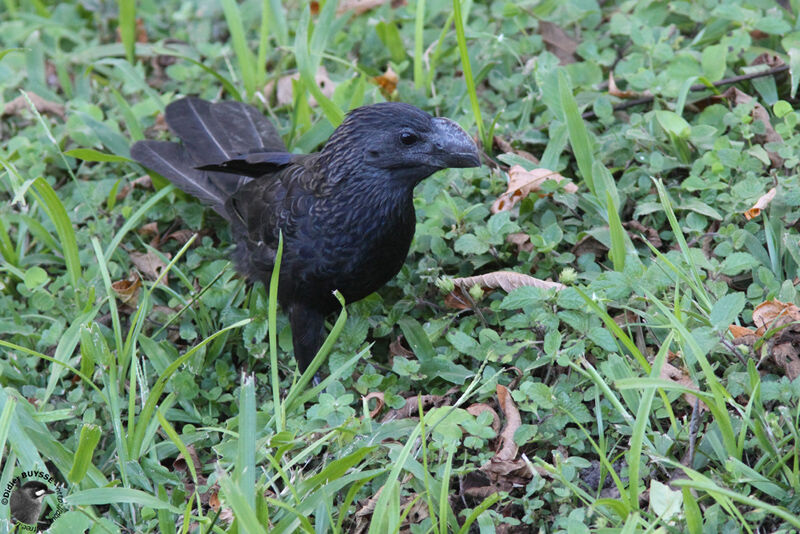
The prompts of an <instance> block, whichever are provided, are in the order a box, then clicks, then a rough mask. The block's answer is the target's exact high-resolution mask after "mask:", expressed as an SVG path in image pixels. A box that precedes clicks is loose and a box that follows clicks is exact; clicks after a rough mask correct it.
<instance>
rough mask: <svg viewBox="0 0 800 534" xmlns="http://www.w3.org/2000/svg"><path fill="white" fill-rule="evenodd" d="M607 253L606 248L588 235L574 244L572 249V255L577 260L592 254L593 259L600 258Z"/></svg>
mask: <svg viewBox="0 0 800 534" xmlns="http://www.w3.org/2000/svg"><path fill="white" fill-rule="evenodd" d="M607 252H608V247H607V246H605V245H604V244H602V243H601V242H600V241H598V240H597V239H595V238H594V237H593V236H591V235H588V234H587V235H586V236H585V237H583V238H581V239H579V240H578V242H577V243H575V246H573V247H572V253H573V254H575V256H576V257H578V258H580V257H581V256H583V255H584V254H594V257H595V258H600V257H602V256H605V254H606V253H607Z"/></svg>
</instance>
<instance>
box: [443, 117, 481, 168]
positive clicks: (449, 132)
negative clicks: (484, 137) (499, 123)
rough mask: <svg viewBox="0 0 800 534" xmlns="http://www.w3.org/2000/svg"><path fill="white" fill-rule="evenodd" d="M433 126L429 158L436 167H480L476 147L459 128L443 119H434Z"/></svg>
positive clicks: (448, 120) (452, 122)
mask: <svg viewBox="0 0 800 534" xmlns="http://www.w3.org/2000/svg"><path fill="white" fill-rule="evenodd" d="M433 124H434V132H433V139H434V143H433V145H434V148H433V150H432V153H431V156H432V157H433V159H434V160H435V161H436V163H437V166H439V167H441V168H442V169H446V168H454V169H455V168H464V167H480V165H481V160H480V155H479V153H478V147H477V146H476V145H475V141H473V140H472V138H471V137H470V136H469V134H467V132H465V131H464V130H463V129H462V128H461V126H459V125H458V124H456V123H455V122H454V121H451V120H450V119H446V118H444V117H436V118H434V119H433Z"/></svg>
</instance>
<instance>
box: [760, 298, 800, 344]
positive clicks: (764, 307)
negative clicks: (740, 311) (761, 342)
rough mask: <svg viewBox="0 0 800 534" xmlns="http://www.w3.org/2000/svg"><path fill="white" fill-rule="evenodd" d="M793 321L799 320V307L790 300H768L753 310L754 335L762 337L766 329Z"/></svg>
mask: <svg viewBox="0 0 800 534" xmlns="http://www.w3.org/2000/svg"><path fill="white" fill-rule="evenodd" d="M795 321H800V309H798V308H797V306H795V305H794V304H792V303H791V302H781V301H779V300H776V299H773V300H768V301H766V302H762V303H761V304H759V305H758V306H756V307H755V309H754V310H753V324H755V325H756V327H757V330H756V335H757V336H759V337H762V336H763V335H764V334H765V333H766V332H767V330H768V329H772V328H778V327H781V326H783V325H786V324H789V323H792V322H795Z"/></svg>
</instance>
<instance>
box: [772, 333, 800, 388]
mask: <svg viewBox="0 0 800 534" xmlns="http://www.w3.org/2000/svg"><path fill="white" fill-rule="evenodd" d="M793 334H794V335H792V336H785V335H782V336H780V337H781V338H782V339H786V338H787V337H788V338H789V340H788V341H787V342H785V343H775V345H774V346H773V347H772V350H771V351H770V354H771V356H772V358H773V360H775V363H776V364H777V365H778V367H780V368H781V369H783V370H784V371H785V372H786V377H787V378H788V379H789V380H794V379H795V378H797V377H798V376H800V354H799V353H798V349H797V347H796V345H795V343H796V341H798V339H800V332H793Z"/></svg>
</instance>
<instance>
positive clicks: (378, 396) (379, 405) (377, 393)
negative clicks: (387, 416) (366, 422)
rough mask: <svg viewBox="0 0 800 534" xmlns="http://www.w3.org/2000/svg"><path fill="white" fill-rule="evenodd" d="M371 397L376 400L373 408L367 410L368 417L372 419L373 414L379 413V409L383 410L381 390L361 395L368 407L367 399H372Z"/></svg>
mask: <svg viewBox="0 0 800 534" xmlns="http://www.w3.org/2000/svg"><path fill="white" fill-rule="evenodd" d="M372 399H375V400H377V401H378V402H377V403H376V405H375V408H373V409H372V410H370V412H369V416H370V418H371V419H374V418H375V416H376V415H378V414H379V413H381V410H383V406H384V401H383V391H372V392H370V393H367V394H366V395H365V396H363V397H361V400H362V402H363V403H364V405H365V406H367V407H369V401H370V400H372Z"/></svg>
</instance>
